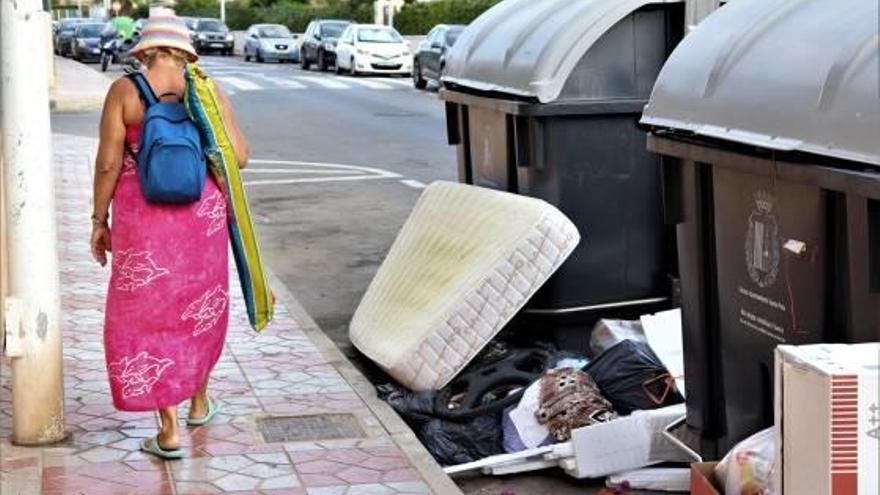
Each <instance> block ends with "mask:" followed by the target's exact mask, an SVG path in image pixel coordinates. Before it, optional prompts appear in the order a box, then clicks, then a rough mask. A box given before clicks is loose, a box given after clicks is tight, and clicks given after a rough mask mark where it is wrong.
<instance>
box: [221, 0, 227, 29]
mask: <svg viewBox="0 0 880 495" xmlns="http://www.w3.org/2000/svg"><path fill="white" fill-rule="evenodd" d="M220 22H223V23H224V24H225V23H226V0H220Z"/></svg>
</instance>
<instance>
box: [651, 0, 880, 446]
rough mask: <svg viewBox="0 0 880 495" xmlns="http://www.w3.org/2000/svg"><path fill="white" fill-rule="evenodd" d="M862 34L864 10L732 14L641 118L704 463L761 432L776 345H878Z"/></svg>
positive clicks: (871, 28) (694, 37)
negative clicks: (655, 169) (657, 174)
mask: <svg viewBox="0 0 880 495" xmlns="http://www.w3.org/2000/svg"><path fill="white" fill-rule="evenodd" d="M877 19H878V3H877V2H876V0H858V1H851V2H846V8H842V5H841V4H839V3H837V2H829V1H827V0H802V1H798V2H791V1H789V0H737V1H736V2H731V3H729V4H727V5H726V6H724V7H722V8H721V9H720V10H718V11H716V12H715V13H714V14H712V15H711V16H710V17H708V18H707V19H706V20H705V21H704V22H703V23H702V24H700V26H699V28H698V29H697V30H696V31H695V32H694V33H693V34H690V35H689V36H687V37H686V38H685V39H684V41H682V43H681V44H680V45H679V46H678V48H677V49H676V50H675V52H674V53H673V54H672V55H671V56H670V58H669V60H668V62H667V63H666V65H665V66H664V68H663V71H662V72H661V73H660V76H659V77H658V79H657V84H656V86H655V87H654V91H653V93H652V96H651V101H650V103H649V105H648V106H647V107H646V109H645V114H644V117H643V119H642V122H643V123H645V124H649V125H651V126H653V127H654V129H653V132H652V135H651V136H650V138H649V147H650V149H652V150H654V151H656V152H658V153H661V154H662V155H664V161H663V170H664V177H665V179H666V180H665V185H666V188H665V194H664V198H665V199H666V205H665V206H666V212H667V216H668V218H669V219H670V220H672V221H673V223H675V224H677V238H678V256H679V270H680V276H681V291H682V310H683V325H684V338H685V342H684V345H685V374H686V389H687V402H688V425H689V426H690V427H691V429H692V430H693V431H694V432H695V433H697V434H698V435H699V437H700V439H701V440H700V442H699V443H700V446H699V447H700V448H701V450H702V452H703V454H704V456H705V457H708V458H717V457H718V456H720V455H722V454H723V453H724V452H726V451H727V449H729V448H730V447H731V446H732V445H733V444H735V443H736V442H737V441H739V440H741V439H743V438H744V437H746V436H748V435H749V434H751V433H754V432H756V431H758V430H759V429H762V428H764V427H766V426H769V425H770V424H772V422H773V385H772V381H773V380H772V378H773V349H774V347H775V346H776V345H777V344H781V343H788V344H806V343H815V342H859V341H876V340H880V95H878V88H880V85H878V58H880V52H878V41H877Z"/></svg>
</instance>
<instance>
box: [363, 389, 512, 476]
mask: <svg viewBox="0 0 880 495" xmlns="http://www.w3.org/2000/svg"><path fill="white" fill-rule="evenodd" d="M377 390H378V393H379V397H380V398H382V399H384V400H385V401H386V402H388V404H390V405H391V407H393V408H394V410H395V411H397V413H398V414H400V416H401V417H403V419H404V420H405V421H406V422H407V424H409V426H410V427H411V428H412V429H413V431H414V432H415V434H416V436H417V437H418V438H419V440H420V441H421V442H422V444H423V445H424V446H425V448H426V449H428V452H430V453H431V455H432V456H434V459H436V460H437V462H439V463H440V464H442V465H444V466H452V465H455V464H463V463H466V462H472V461H476V460H479V459H482V458H484V457H488V456H491V455H495V454H502V453H504V448H503V446H502V434H501V412H497V413H489V414H481V415H477V416H473V417H470V418H468V420H467V421H463V422H457V421H450V420H447V419H440V418H437V417H434V416H433V414H434V404H435V399H436V395H437V392H409V391H407V390H403V389H401V388H399V387H397V386H395V385H392V384H386V385H380V386H379V387H377Z"/></svg>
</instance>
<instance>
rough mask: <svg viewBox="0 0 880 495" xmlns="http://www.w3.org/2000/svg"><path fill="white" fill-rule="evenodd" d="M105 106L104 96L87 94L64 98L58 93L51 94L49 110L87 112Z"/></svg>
mask: <svg viewBox="0 0 880 495" xmlns="http://www.w3.org/2000/svg"><path fill="white" fill-rule="evenodd" d="M103 107H104V96H103V95H102V96H100V97H98V96H91V97H89V96H86V97H78V98H77V97H74V98H62V97H58V96H56V95H50V96H49V111H51V112H87V111H91V110H101V109H102V108H103Z"/></svg>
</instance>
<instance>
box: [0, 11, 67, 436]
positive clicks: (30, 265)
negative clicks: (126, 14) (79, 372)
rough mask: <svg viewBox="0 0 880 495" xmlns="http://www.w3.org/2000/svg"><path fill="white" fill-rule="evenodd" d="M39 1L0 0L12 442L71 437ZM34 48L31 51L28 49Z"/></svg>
mask: <svg viewBox="0 0 880 495" xmlns="http://www.w3.org/2000/svg"><path fill="white" fill-rule="evenodd" d="M47 15H48V14H47V13H46V12H43V10H42V5H41V2H40V0H0V78H2V83H3V84H2V89H0V106H2V108H3V115H2V120H0V131H2V139H0V141H2V143H3V163H4V166H5V170H4V173H3V176H4V180H5V181H6V183H5V184H4V191H3V192H4V198H3V199H4V201H5V214H6V234H7V236H8V238H7V243H8V245H7V249H8V253H7V254H8V268H9V273H8V278H9V280H8V284H9V286H8V291H9V297H8V298H7V300H6V301H5V304H6V311H5V314H4V317H5V320H4V327H5V329H6V337H7V354H8V355H9V356H10V357H11V358H12V441H13V442H14V443H17V444H22V445H40V444H47V443H53V442H57V441H59V440H62V439H63V438H64V386H63V371H62V369H63V368H62V362H61V325H60V309H61V308H60V306H61V305H60V294H59V275H58V255H57V249H56V248H57V235H56V231H55V225H56V224H55V182H54V179H53V173H52V162H51V157H52V155H51V149H50V148H51V132H50V127H49V87H48V81H47V69H46V64H42V63H33V54H34V53H42V52H44V51H45V49H46V46H45V44H46V41H47V39H46V36H45V34H44V29H43V25H44V23H45V22H46V17H47ZM25 47H27V49H24V48H25Z"/></svg>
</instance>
